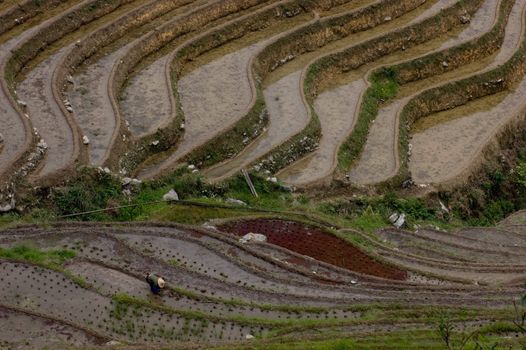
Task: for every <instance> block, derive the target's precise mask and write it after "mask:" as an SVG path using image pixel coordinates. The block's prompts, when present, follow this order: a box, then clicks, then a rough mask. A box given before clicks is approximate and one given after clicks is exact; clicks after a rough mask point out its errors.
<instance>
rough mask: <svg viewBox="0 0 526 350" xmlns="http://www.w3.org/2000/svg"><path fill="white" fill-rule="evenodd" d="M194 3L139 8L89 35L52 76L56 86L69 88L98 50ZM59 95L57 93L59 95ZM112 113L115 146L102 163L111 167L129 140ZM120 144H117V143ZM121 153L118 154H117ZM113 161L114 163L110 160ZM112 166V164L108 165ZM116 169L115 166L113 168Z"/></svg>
mask: <svg viewBox="0 0 526 350" xmlns="http://www.w3.org/2000/svg"><path fill="white" fill-rule="evenodd" d="M191 2H192V0H159V1H153V2H150V3H148V4H147V5H145V6H142V7H140V8H138V9H137V10H134V11H132V12H129V13H128V14H126V15H124V16H122V17H119V18H118V19H117V20H116V21H113V22H111V23H110V24H108V25H106V26H104V27H103V28H101V29H99V30H97V31H95V32H94V33H92V34H90V35H89V36H88V37H87V38H85V39H83V40H82V41H81V42H80V43H78V44H76V46H75V48H74V49H73V50H71V51H70V52H69V53H68V54H67V55H66V56H65V57H64V59H63V60H62V61H61V63H60V65H59V68H58V69H57V71H56V72H55V74H54V75H53V86H54V87H55V88H59V89H61V88H62V89H65V88H66V85H67V83H66V80H67V75H68V74H70V75H72V74H73V73H74V71H75V69H76V68H77V67H78V66H79V65H80V64H81V63H82V62H84V61H85V60H86V59H88V58H89V57H91V56H93V55H94V54H96V53H97V51H98V50H100V49H101V48H103V47H104V46H106V45H109V44H110V43H112V42H114V41H115V40H117V39H119V38H121V37H122V36H124V35H125V34H126V33H127V32H128V31H130V30H132V29H134V28H137V27H140V26H142V25H144V24H145V23H148V22H149V21H151V20H153V19H155V18H157V17H159V16H161V15H163V14H165V13H167V12H169V11H172V10H174V9H175V8H177V7H180V6H184V5H186V4H188V3H191ZM57 94H58V92H57ZM59 105H60V107H61V109H62V112H63V113H65V114H67V113H68V112H67V110H66V109H65V106H64V105H63V104H62V103H59ZM113 107H114V108H113V109H114V111H115V114H116V116H118V117H117V118H116V128H115V130H114V133H113V137H112V142H111V143H110V149H109V150H108V151H107V153H106V157H105V159H104V160H103V163H104V165H108V166H111V165H112V163H113V162H112V161H108V159H111V155H112V150H113V148H119V149H123V148H124V143H125V142H124V140H123V138H121V136H122V135H126V136H127V137H128V136H129V132H128V130H127V129H126V128H125V127H124V126H123V123H122V122H121V121H122V118H120V114H119V113H118V106H117V105H116V104H113ZM119 140H120V141H121V142H120V143H118V144H116V145H115V143H116V142H117V141H119ZM116 153H119V152H116ZM111 160H113V161H114V159H111ZM107 163H109V164H107ZM111 167H112V168H113V166H111Z"/></svg>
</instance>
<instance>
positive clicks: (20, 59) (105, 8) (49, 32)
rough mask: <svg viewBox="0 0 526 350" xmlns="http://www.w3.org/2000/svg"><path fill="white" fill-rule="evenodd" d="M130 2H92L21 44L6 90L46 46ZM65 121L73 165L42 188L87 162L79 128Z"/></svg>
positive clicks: (10, 67)
mask: <svg viewBox="0 0 526 350" xmlns="http://www.w3.org/2000/svg"><path fill="white" fill-rule="evenodd" d="M130 2H133V0H94V1H91V2H88V3H86V4H85V5H84V6H81V7H79V8H76V9H74V10H71V11H68V12H66V13H65V14H64V15H63V16H61V17H60V18H59V19H57V20H55V21H53V22H52V23H50V24H49V25H48V26H46V27H44V28H42V29H40V30H39V31H38V32H37V33H36V34H35V35H33V36H32V37H31V38H30V39H28V40H27V41H25V42H23V43H21V44H20V45H18V46H17V47H16V48H15V49H14V50H13V51H12V55H11V57H10V58H9V60H8V61H7V63H6V67H5V71H4V73H5V81H6V82H7V84H8V88H9V89H10V90H11V92H12V93H14V89H15V87H14V86H15V79H16V76H17V75H18V74H19V73H20V72H21V71H22V70H23V68H24V67H25V66H26V64H28V63H29V62H30V61H31V60H32V59H34V58H35V57H36V56H37V55H38V54H39V53H40V52H41V51H43V50H45V49H46V47H47V46H49V45H50V44H52V43H54V42H56V41H57V40H59V39H61V38H62V37H64V36H65V35H67V34H69V33H71V32H73V31H75V30H77V29H78V28H80V27H81V26H83V25H85V24H87V23H90V22H92V21H94V20H96V19H98V18H100V17H102V16H105V15H107V14H109V13H111V12H113V11H114V10H116V9H118V8H119V7H120V6H122V5H125V4H127V3H130ZM53 93H54V95H55V98H56V99H57V100H58V99H59V98H60V96H58V95H57V91H56V89H55V90H54V91H53ZM64 117H65V119H66V121H67V123H68V124H69V126H70V128H71V130H72V133H73V139H74V147H75V151H74V154H75V156H74V159H75V162H74V163H73V164H71V165H70V166H69V167H66V168H65V169H62V170H61V171H59V172H57V173H55V174H52V175H51V176H48V177H46V178H44V179H42V180H41V183H42V184H43V185H51V184H53V183H56V182H57V181H58V179H63V178H64V177H65V176H67V175H68V174H71V173H72V172H73V171H74V170H75V167H76V166H77V165H78V164H80V163H84V162H86V160H87V152H86V149H85V148H84V147H81V140H80V130H79V128H78V125H77V124H76V122H75V120H74V119H73V118H72V116H71V115H70V114H69V113H65V114H64Z"/></svg>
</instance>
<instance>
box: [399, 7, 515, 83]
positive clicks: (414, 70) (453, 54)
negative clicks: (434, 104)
mask: <svg viewBox="0 0 526 350" xmlns="http://www.w3.org/2000/svg"><path fill="white" fill-rule="evenodd" d="M512 8H513V2H511V1H502V2H501V4H500V7H499V17H498V20H497V23H496V24H495V26H493V28H492V29H491V31H489V32H488V33H486V34H484V35H482V36H480V37H478V38H476V39H474V40H471V41H468V42H466V43H463V44H461V45H458V46H454V47H451V48H448V49H446V50H443V51H439V52H436V53H431V54H428V55H425V56H423V57H420V58H417V59H415V60H412V61H407V62H403V63H400V64H397V65H394V66H392V69H393V70H394V71H395V72H396V80H397V82H398V83H399V84H401V85H402V84H407V83H410V82H413V81H417V80H422V79H426V78H429V77H432V76H436V75H439V74H442V73H443V72H448V71H451V70H454V69H456V68H459V67H461V66H464V65H467V64H470V63H473V62H475V61H476V60H479V59H480V58H481V57H486V56H489V55H491V54H493V53H494V52H496V51H497V50H498V49H499V48H500V46H501V44H502V42H503V40H504V32H505V29H506V23H507V20H508V17H509V15H510V13H511V9H512ZM443 62H447V63H448V66H447V67H444V65H443V64H442V63H443Z"/></svg>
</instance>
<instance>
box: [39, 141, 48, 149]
mask: <svg viewBox="0 0 526 350" xmlns="http://www.w3.org/2000/svg"><path fill="white" fill-rule="evenodd" d="M37 147H38V148H41V149H47V143H46V141H44V140H40V141H39V142H38V143H37Z"/></svg>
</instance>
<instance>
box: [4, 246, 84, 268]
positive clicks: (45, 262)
mask: <svg viewBox="0 0 526 350" xmlns="http://www.w3.org/2000/svg"><path fill="white" fill-rule="evenodd" d="M74 257H75V252H74V251H72V250H67V249H54V250H41V249H39V248H36V247H33V246H30V245H26V244H20V245H16V246H14V247H11V248H0V258H4V259H10V260H20V261H28V262H32V263H35V264H38V265H41V266H55V267H56V266H61V265H62V264H63V263H64V262H66V261H67V260H69V259H73V258H74Z"/></svg>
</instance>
